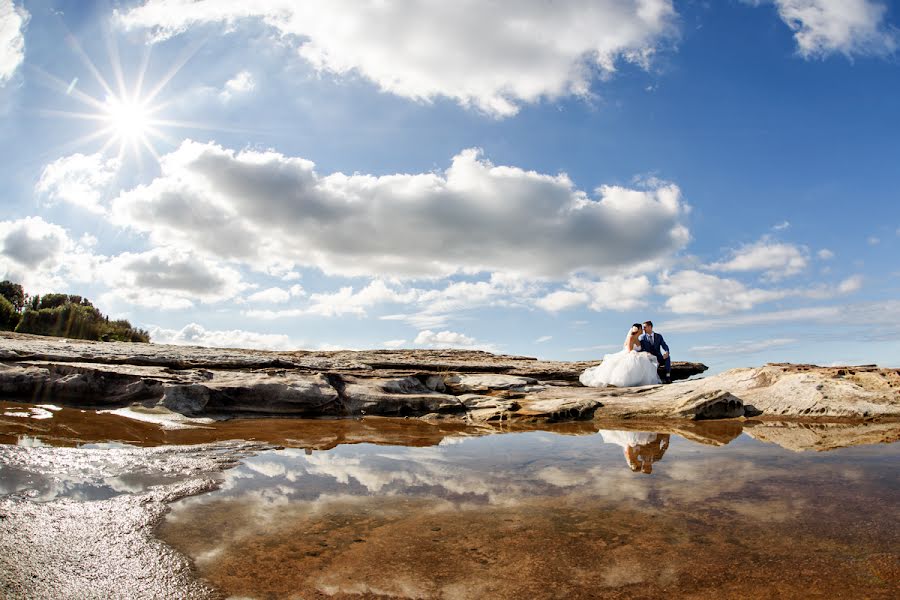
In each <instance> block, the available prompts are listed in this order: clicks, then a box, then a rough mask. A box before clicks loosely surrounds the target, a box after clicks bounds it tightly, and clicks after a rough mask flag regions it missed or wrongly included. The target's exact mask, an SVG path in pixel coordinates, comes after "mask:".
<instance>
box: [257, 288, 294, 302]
mask: <svg viewBox="0 0 900 600" xmlns="http://www.w3.org/2000/svg"><path fill="white" fill-rule="evenodd" d="M290 298H291V293H290V292H288V291H287V290H283V289H281V288H279V287H270V288H268V289H265V290H261V291H259V292H256V293H254V294H250V296H248V297H247V300H248V301H250V302H266V303H271V304H281V303H283V302H287V301H288V300H290Z"/></svg>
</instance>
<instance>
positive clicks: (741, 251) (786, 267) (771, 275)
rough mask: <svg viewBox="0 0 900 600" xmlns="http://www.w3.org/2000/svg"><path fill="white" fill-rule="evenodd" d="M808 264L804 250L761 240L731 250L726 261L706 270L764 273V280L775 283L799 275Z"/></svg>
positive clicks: (714, 264)
mask: <svg viewBox="0 0 900 600" xmlns="http://www.w3.org/2000/svg"><path fill="white" fill-rule="evenodd" d="M808 262H809V259H808V251H807V250H806V248H802V247H799V246H795V245H793V244H785V243H778V242H771V241H769V240H768V239H767V238H763V239H761V240H760V241H758V242H756V243H753V244H748V245H746V246H743V247H741V248H738V249H737V250H732V252H731V257H730V258H729V259H728V260H726V261H724V262H716V263H713V264H711V265H708V267H707V268H708V269H711V270H713V271H726V272H747V271H764V277H765V278H766V279H769V280H771V281H776V280H779V279H783V278H785V277H789V276H791V275H796V274H797V273H800V272H801V271H803V269H805V268H806V266H807V264H808Z"/></svg>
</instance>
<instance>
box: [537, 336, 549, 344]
mask: <svg viewBox="0 0 900 600" xmlns="http://www.w3.org/2000/svg"><path fill="white" fill-rule="evenodd" d="M552 339H553V336H552V335H542V336H541V337H539V338H538V339H536V340H534V343H535V344H543V343H545V342H549V341H550V340H552Z"/></svg>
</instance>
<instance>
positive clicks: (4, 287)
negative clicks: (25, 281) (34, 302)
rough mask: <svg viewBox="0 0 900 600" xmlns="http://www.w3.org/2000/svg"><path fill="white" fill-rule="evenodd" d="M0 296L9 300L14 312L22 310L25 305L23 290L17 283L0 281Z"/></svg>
mask: <svg viewBox="0 0 900 600" xmlns="http://www.w3.org/2000/svg"><path fill="white" fill-rule="evenodd" d="M0 296H2V297H4V298H6V299H7V300H9V301H10V303H11V304H12V305H13V308H15V309H16V312H22V309H23V308H24V307H25V290H24V289H22V286H21V285H19V284H18V283H13V282H12V281H8V280H7V281H0Z"/></svg>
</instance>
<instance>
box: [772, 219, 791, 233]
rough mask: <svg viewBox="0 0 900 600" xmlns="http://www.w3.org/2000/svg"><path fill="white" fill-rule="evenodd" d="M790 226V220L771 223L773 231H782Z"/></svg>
mask: <svg viewBox="0 0 900 600" xmlns="http://www.w3.org/2000/svg"><path fill="white" fill-rule="evenodd" d="M790 226H791V222H790V221H782V222H781V223H777V224H775V225H773V226H772V229H774V230H775V231H784V230H785V229H787V228H788V227H790Z"/></svg>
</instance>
